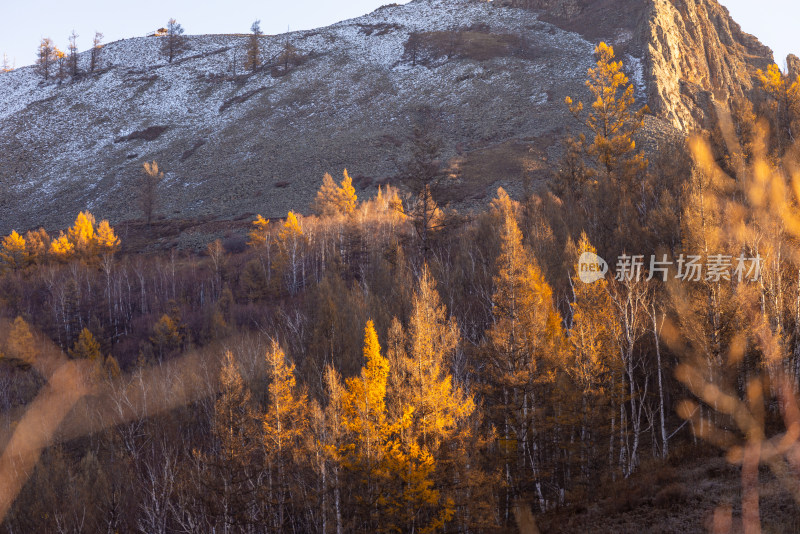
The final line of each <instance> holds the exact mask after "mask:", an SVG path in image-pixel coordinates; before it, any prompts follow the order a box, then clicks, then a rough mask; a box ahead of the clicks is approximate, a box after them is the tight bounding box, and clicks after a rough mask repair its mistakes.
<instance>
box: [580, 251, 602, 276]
mask: <svg viewBox="0 0 800 534" xmlns="http://www.w3.org/2000/svg"><path fill="white" fill-rule="evenodd" d="M606 273H608V263H606V260H604V259H603V258H601V257H600V256H598V255H597V254H595V253H594V252H584V253H583V254H581V257H580V258H578V277H579V278H580V279H581V282H583V283H584V284H592V283H594V282H597V281H598V280H602V279H603V278H605V277H606Z"/></svg>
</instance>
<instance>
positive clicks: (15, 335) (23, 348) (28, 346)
mask: <svg viewBox="0 0 800 534" xmlns="http://www.w3.org/2000/svg"><path fill="white" fill-rule="evenodd" d="M37 353H38V351H37V350H36V346H35V344H34V339H33V334H32V333H31V329H30V327H29V326H28V323H26V322H25V320H24V319H23V318H22V317H17V318H16V319H14V324H13V325H12V326H11V331H10V332H9V334H8V354H9V356H11V357H12V358H17V359H19V360H22V361H23V362H25V363H26V364H28V365H32V364H33V363H34V361H35V359H36V355H37Z"/></svg>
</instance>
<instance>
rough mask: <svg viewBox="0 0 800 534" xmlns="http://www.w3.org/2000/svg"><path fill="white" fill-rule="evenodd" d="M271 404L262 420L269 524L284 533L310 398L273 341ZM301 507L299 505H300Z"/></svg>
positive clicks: (269, 373) (269, 364)
mask: <svg viewBox="0 0 800 534" xmlns="http://www.w3.org/2000/svg"><path fill="white" fill-rule="evenodd" d="M266 364H267V379H268V380H269V387H268V401H267V402H268V404H267V407H266V410H265V412H264V415H263V418H262V426H263V444H264V454H265V457H266V468H267V471H268V473H269V483H268V484H267V485H266V487H265V488H264V492H265V498H266V503H267V506H268V507H269V509H270V518H269V522H270V523H271V525H272V526H273V528H275V529H276V531H281V530H282V529H284V528H285V526H286V524H287V522H288V521H289V519H290V518H291V517H292V515H293V514H292V506H293V500H292V495H294V494H295V492H296V491H297V490H298V486H297V484H296V480H295V477H296V476H297V475H298V467H297V466H299V465H300V464H301V461H302V459H303V455H304V454H305V449H304V446H303V444H304V442H305V438H306V435H307V432H308V428H309V413H308V398H307V396H306V394H305V392H304V391H303V390H302V389H301V388H300V386H298V384H297V381H296V379H295V367H294V365H293V364H290V363H288V362H287V361H286V354H285V353H284V351H283V349H282V348H281V346H280V344H279V343H278V342H277V341H276V340H272V343H271V345H270V348H269V350H268V351H267V354H266ZM298 506H299V505H298Z"/></svg>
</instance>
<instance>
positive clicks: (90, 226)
mask: <svg viewBox="0 0 800 534" xmlns="http://www.w3.org/2000/svg"><path fill="white" fill-rule="evenodd" d="M94 225H95V219H94V215H92V214H91V213H89V212H88V211H82V212H80V213H79V214H78V216H77V217H76V218H75V224H73V225H72V227H71V228H70V229H69V230H67V237H68V239H69V241H70V242H71V243H72V245H73V247H74V249H75V251H76V252H77V253H79V254H88V253H90V252H91V251H92V248H93V245H94Z"/></svg>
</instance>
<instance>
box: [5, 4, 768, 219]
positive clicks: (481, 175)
mask: <svg viewBox="0 0 800 534" xmlns="http://www.w3.org/2000/svg"><path fill="white" fill-rule="evenodd" d="M163 38H164V37H160V36H149V37H139V38H133V39H126V40H122V41H117V42H114V43H110V44H108V45H106V46H105V47H103V49H102V51H101V54H100V61H101V68H100V70H99V71H97V72H95V73H93V74H91V75H85V76H81V77H78V78H77V79H75V80H70V79H67V80H65V81H64V82H63V83H60V84H59V83H56V82H53V81H52V80H51V81H47V82H45V81H44V80H42V78H41V77H40V76H39V75H37V74H36V72H35V69H34V68H33V67H25V68H21V69H17V70H15V71H11V72H8V73H3V74H0V154H2V155H1V156H0V158H2V161H0V187H1V188H2V192H3V196H2V200H0V202H2V206H0V232H4V233H5V232H8V231H9V230H10V229H11V227H12V226H16V227H17V229H18V230H23V229H25V228H27V227H34V226H39V225H44V226H45V227H58V226H63V225H65V224H66V223H68V222H69V221H71V220H72V218H74V215H75V213H76V212H77V211H79V210H82V209H87V208H88V209H90V210H91V211H92V212H93V213H95V214H96V215H98V216H99V217H103V218H108V219H110V220H111V221H112V222H113V221H119V220H121V219H130V218H137V217H140V214H139V212H138V210H137V208H136V203H135V202H132V199H133V198H135V196H136V195H137V186H138V181H139V176H140V174H141V169H142V165H143V163H144V162H147V161H157V162H158V164H159V167H160V168H161V169H163V170H164V171H165V172H166V175H165V179H164V180H163V182H162V183H161V185H160V186H159V187H160V188H161V195H162V197H163V207H162V209H161V214H162V215H164V216H166V217H168V218H193V217H211V218H221V219H227V218H235V217H244V216H247V215H248V214H253V213H256V212H259V213H263V214H264V215H265V216H268V217H270V216H271V217H278V216H284V215H285V214H286V212H287V211H288V210H289V209H300V211H303V209H304V208H305V207H306V206H308V204H309V203H310V202H311V200H312V199H313V197H314V192H315V191H316V190H317V188H318V187H319V184H320V183H321V179H322V176H323V174H324V173H325V172H330V173H331V174H334V175H337V174H340V173H341V172H342V170H343V169H344V168H347V169H348V170H349V171H350V174H351V176H353V177H354V181H355V183H356V185H357V186H358V187H359V188H360V189H361V190H362V191H363V190H371V189H373V188H375V187H376V186H377V185H378V184H380V183H385V182H392V183H395V182H397V181H398V179H397V175H398V168H399V166H400V165H401V164H402V161H403V160H404V159H405V158H406V157H407V156H406V155H407V153H408V140H409V136H410V134H411V132H412V130H413V128H414V125H415V124H418V123H419V121H420V120H421V117H431V116H432V117H434V118H435V124H437V125H438V128H439V132H438V134H439V135H440V136H441V137H442V139H443V141H444V147H445V148H444V156H445V157H446V160H447V165H448V166H449V169H450V172H451V174H452V175H453V176H454V182H453V183H454V185H453V187H452V188H450V193H451V195H452V200H454V201H456V202H459V203H462V204H463V205H466V206H468V205H470V204H471V203H477V202H480V201H481V199H482V198H484V197H485V196H486V195H487V194H488V193H489V192H490V191H493V190H494V189H496V187H497V186H498V185H502V186H504V187H506V188H507V189H509V190H511V191H514V190H519V189H520V187H521V186H520V184H521V182H522V178H523V177H524V176H527V177H529V178H532V179H533V180H534V181H536V180H539V181H541V180H544V179H546V178H547V176H548V174H549V169H550V166H551V165H552V164H553V163H554V162H555V161H556V160H557V157H558V153H559V148H558V142H559V139H560V138H561V137H562V136H563V134H564V132H565V127H570V128H573V126H571V125H573V124H574V123H573V122H571V117H570V116H569V113H568V110H567V108H566V106H565V104H564V97H565V96H567V95H572V96H574V97H578V98H582V99H585V98H586V88H585V87H584V84H583V82H584V80H585V78H586V71H587V69H588V68H589V67H590V66H592V64H593V55H592V52H593V50H594V47H595V45H596V44H597V43H598V42H599V41H601V40H605V41H607V42H609V43H610V44H612V45H614V47H615V49H616V51H617V57H618V58H619V59H621V60H622V61H623V62H624V64H625V69H626V71H627V72H628V74H629V76H630V78H631V80H632V82H633V83H634V84H635V85H636V89H637V98H638V99H639V100H640V101H641V102H642V103H647V104H648V105H649V106H650V109H651V110H652V111H653V113H654V116H652V117H649V118H648V121H647V132H646V133H648V132H649V133H650V134H652V135H660V134H663V133H664V132H667V133H668V132H670V131H672V132H688V131H691V130H693V129H695V128H698V127H702V126H704V125H706V124H708V123H709V121H712V120H713V119H714V117H713V115H714V109H715V106H716V105H726V104H727V103H728V102H729V101H730V99H732V98H736V97H738V96H743V95H747V94H748V93H749V92H750V91H752V89H753V86H754V85H753V84H754V82H753V75H754V73H755V71H756V70H757V69H759V68H761V69H763V68H765V67H766V66H768V65H769V64H770V63H771V62H772V61H773V58H772V52H771V51H770V50H769V49H768V48H767V47H765V46H764V45H762V44H761V43H759V41H758V40H757V39H756V38H754V37H752V36H750V35H747V34H745V33H743V32H742V31H741V29H740V28H739V26H738V25H737V24H736V23H735V22H734V21H733V20H732V19H731V17H730V16H729V14H728V12H727V10H726V9H725V8H724V7H722V6H720V5H719V4H718V3H717V2H715V1H714V0H596V1H590V0H503V1H500V0H498V1H496V2H484V1H477V0H414V1H412V2H410V3H408V4H405V5H402V6H398V5H390V6H385V7H382V8H380V9H378V10H376V11H375V12H373V13H370V14H368V15H365V16H363V17H360V18H356V19H352V20H349V21H344V22H340V23H338V24H334V25H332V26H329V27H326V28H320V29H316V30H310V31H302V32H294V33H290V34H285V35H278V36H265V37H263V38H261V48H262V55H263V57H264V59H265V62H266V66H265V67H264V68H262V69H260V70H258V71H257V72H255V73H246V72H244V71H243V68H242V65H243V63H244V57H245V49H246V46H247V42H248V39H249V37H248V36H247V35H204V36H191V37H188V39H187V40H188V50H186V51H185V52H183V53H182V55H180V56H179V57H178V58H176V59H175V60H174V61H172V62H168V61H167V59H166V58H165V57H164V56H163V55H162V54H161V46H160V44H161V39H163ZM287 50H291V58H290V60H289V59H287V57H286V51H287ZM88 62H89V53H88V52H85V53H83V54H81V56H80V66H81V68H84V67H85V66H87V65H88ZM574 128H577V125H576V124H575V125H574ZM659 132H660V133H659Z"/></svg>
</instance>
